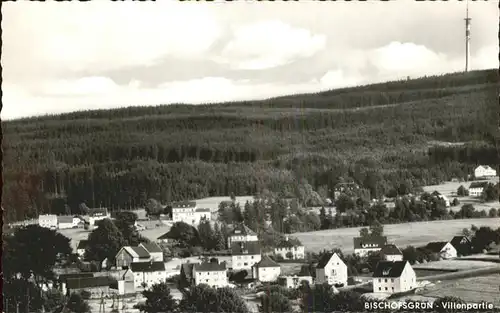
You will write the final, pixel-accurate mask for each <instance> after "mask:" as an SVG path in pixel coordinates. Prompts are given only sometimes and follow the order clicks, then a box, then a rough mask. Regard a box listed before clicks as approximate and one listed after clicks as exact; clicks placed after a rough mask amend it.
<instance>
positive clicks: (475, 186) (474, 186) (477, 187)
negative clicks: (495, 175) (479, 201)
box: [469, 182, 488, 197]
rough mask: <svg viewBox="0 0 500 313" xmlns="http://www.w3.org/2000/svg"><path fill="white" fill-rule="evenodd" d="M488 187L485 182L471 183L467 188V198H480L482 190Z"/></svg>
mask: <svg viewBox="0 0 500 313" xmlns="http://www.w3.org/2000/svg"><path fill="white" fill-rule="evenodd" d="M486 186H488V183H487V182H475V183H471V184H470V186H469V196H471V197H480V196H481V195H482V194H483V191H484V189H485V188H486Z"/></svg>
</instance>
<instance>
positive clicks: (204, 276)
mask: <svg viewBox="0 0 500 313" xmlns="http://www.w3.org/2000/svg"><path fill="white" fill-rule="evenodd" d="M193 276H194V283H195V285H201V284H206V285H208V286H210V287H212V288H224V287H227V286H228V285H229V282H228V279H227V268H226V262H221V263H219V261H218V260H217V259H211V260H210V261H208V262H203V263H201V264H195V265H194V266H193Z"/></svg>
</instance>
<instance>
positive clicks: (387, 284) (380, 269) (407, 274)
mask: <svg viewBox="0 0 500 313" xmlns="http://www.w3.org/2000/svg"><path fill="white" fill-rule="evenodd" d="M416 284H417V277H416V275H415V271H414V270H413V268H412V267H411V265H410V263H409V262H408V261H393V262H391V261H380V262H378V264H377V267H376V268H375V271H374V272H373V292H375V293H400V292H405V291H409V290H412V289H413V288H415V287H416Z"/></svg>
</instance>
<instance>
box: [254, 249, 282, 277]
mask: <svg viewBox="0 0 500 313" xmlns="http://www.w3.org/2000/svg"><path fill="white" fill-rule="evenodd" d="M252 273H253V277H254V278H255V279H257V280H258V281H261V282H272V281H276V280H277V279H278V277H279V276H280V274H281V266H280V265H279V264H278V263H276V262H274V261H273V260H271V259H270V258H269V257H268V256H267V255H264V256H263V257H262V259H261V260H260V262H258V263H256V264H255V265H254V266H253V268H252Z"/></svg>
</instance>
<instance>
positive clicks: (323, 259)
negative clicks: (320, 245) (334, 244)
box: [316, 252, 343, 268]
mask: <svg viewBox="0 0 500 313" xmlns="http://www.w3.org/2000/svg"><path fill="white" fill-rule="evenodd" d="M335 254H337V253H332V252H328V253H325V254H323V256H322V257H321V259H320V260H319V262H318V264H317V265H316V268H325V266H326V265H327V264H328V262H329V261H330V260H331V258H332V257H333V256H334V255H335ZM337 256H338V255H337ZM339 259H340V257H339ZM342 262H343V261H342Z"/></svg>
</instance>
